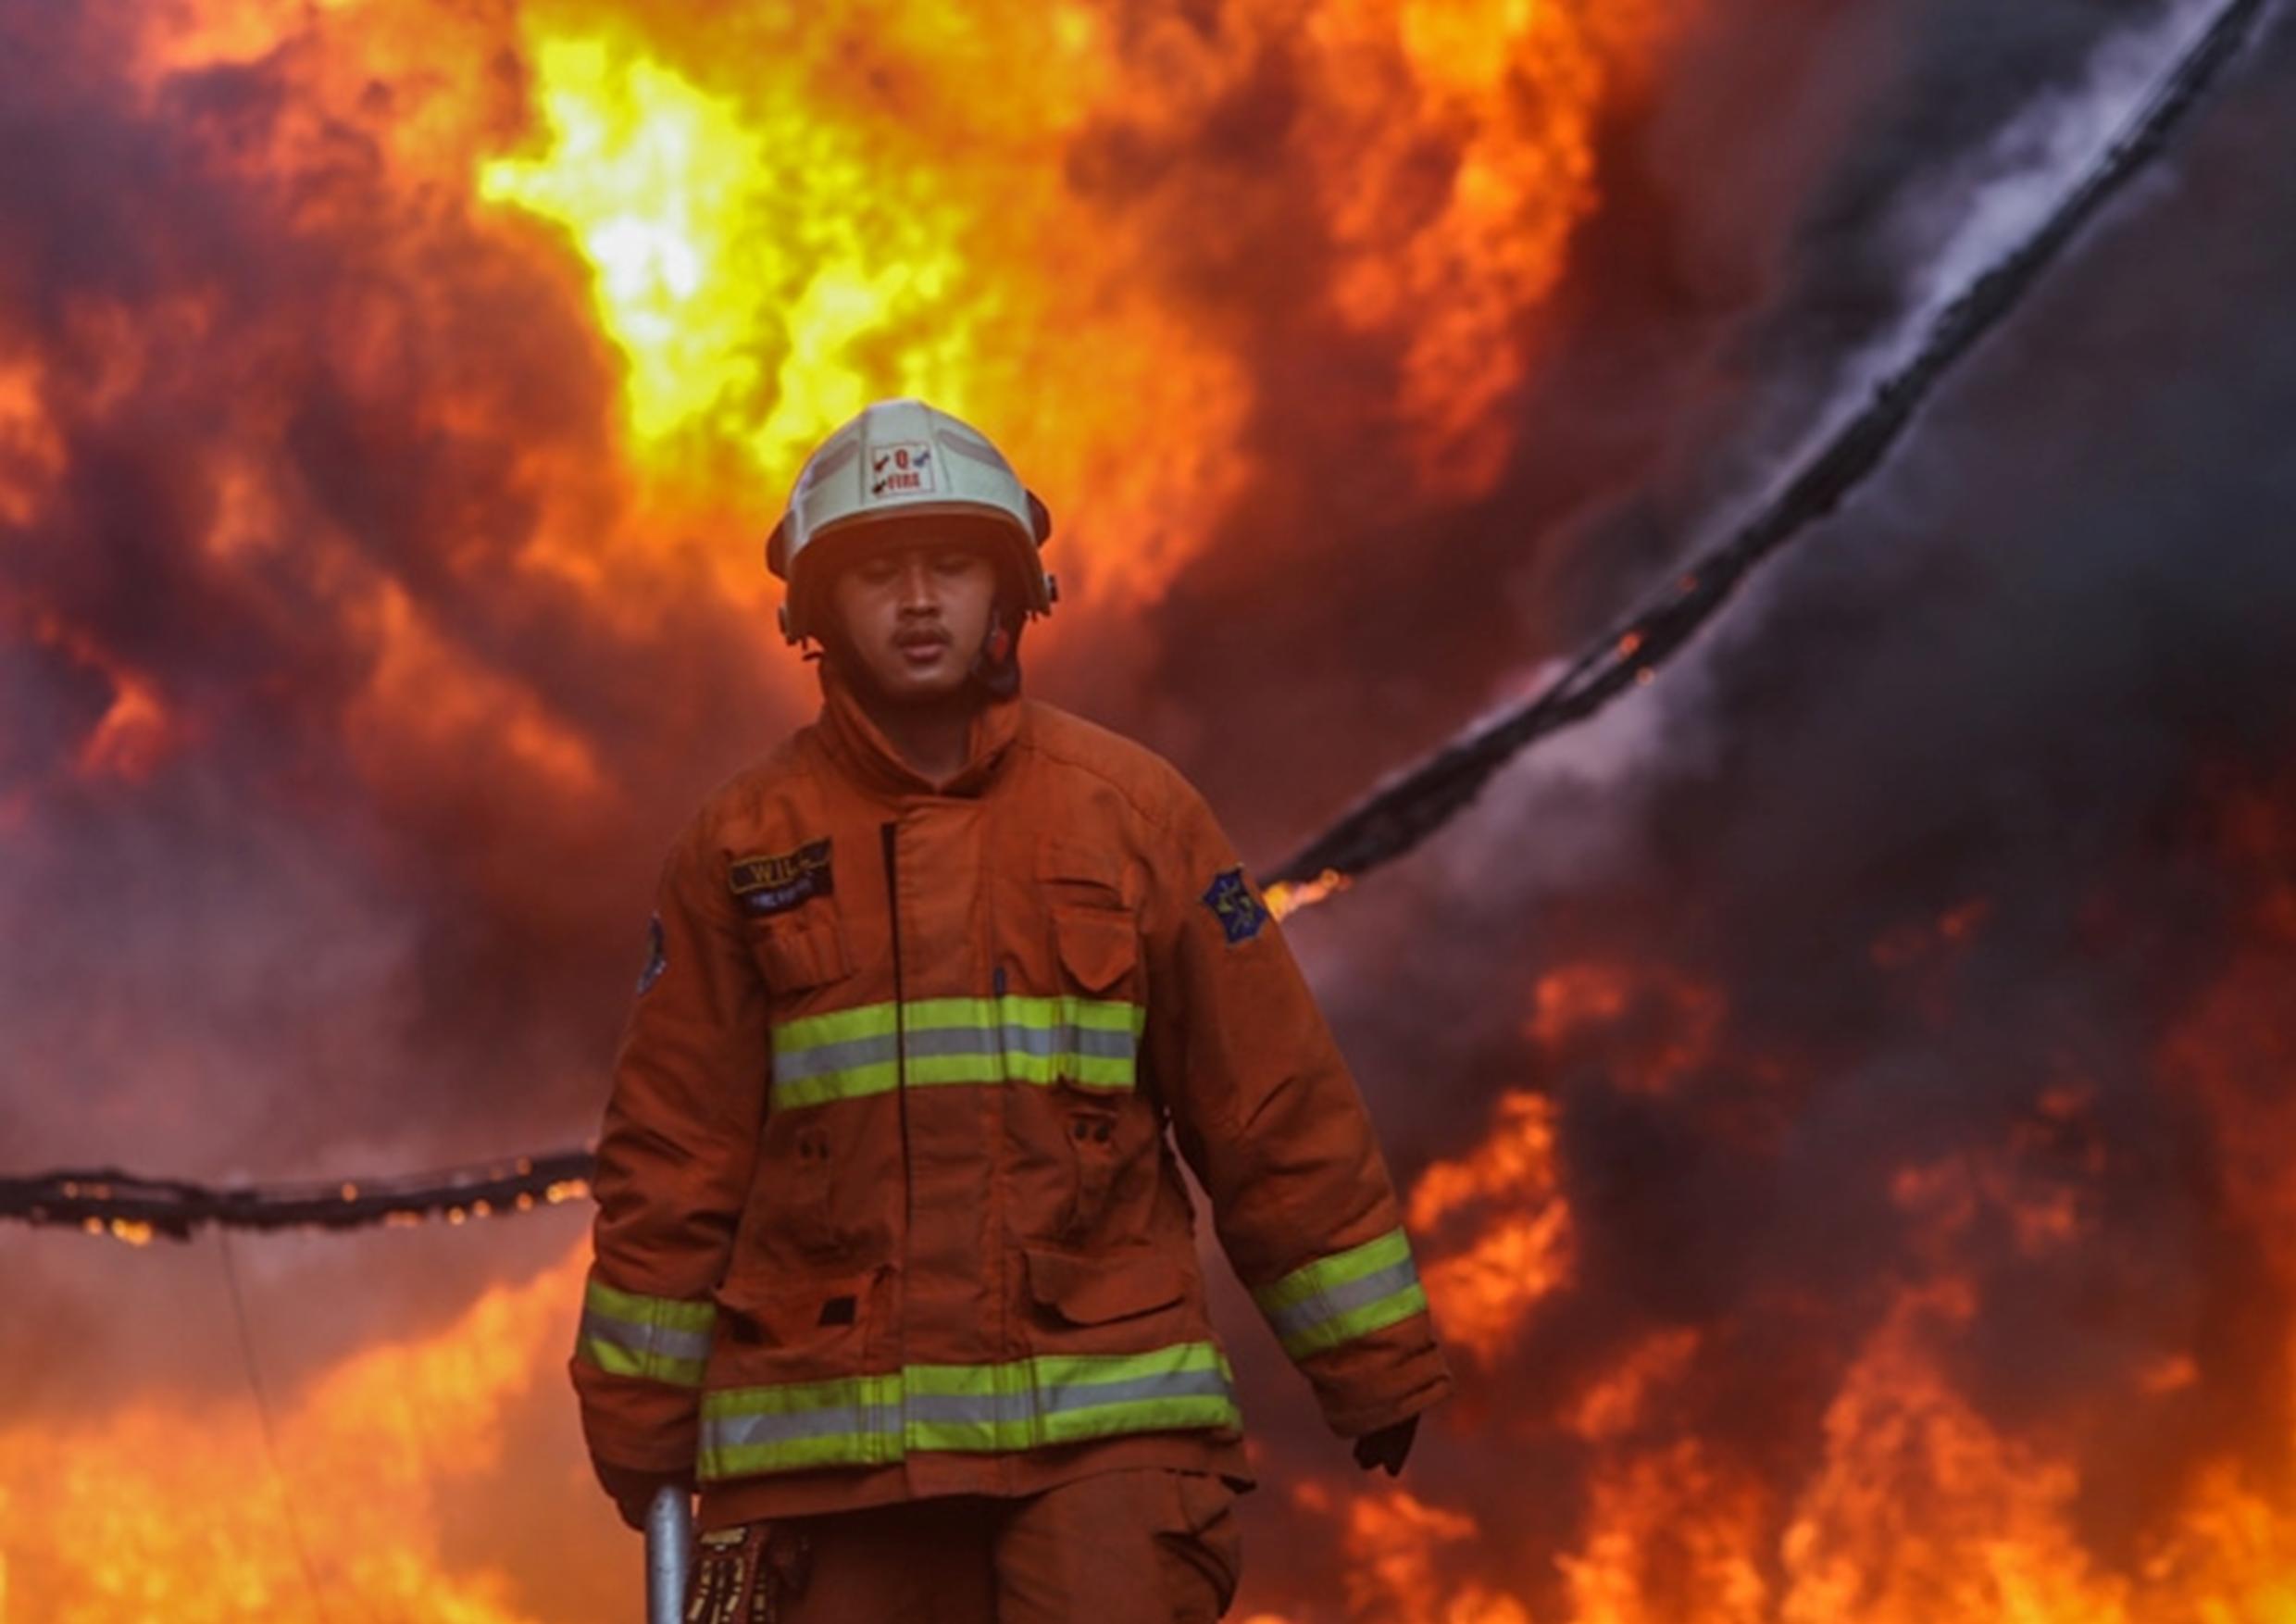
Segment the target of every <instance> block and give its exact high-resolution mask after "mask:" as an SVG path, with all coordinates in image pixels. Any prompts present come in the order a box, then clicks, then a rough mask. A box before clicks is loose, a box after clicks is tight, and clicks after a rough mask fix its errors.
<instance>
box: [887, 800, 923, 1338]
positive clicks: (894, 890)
mask: <svg viewBox="0 0 2296 1624" xmlns="http://www.w3.org/2000/svg"><path fill="white" fill-rule="evenodd" d="M899 828H900V821H899V819H897V818H888V819H887V820H886V821H884V822H883V823H880V824H879V825H878V826H877V834H878V841H879V843H880V845H881V846H882V847H883V849H884V853H885V911H886V913H887V915H888V916H889V918H890V919H891V922H892V1055H893V1070H892V1077H893V1101H894V1111H895V1113H896V1115H897V1117H898V1118H899V1121H900V1124H901V1274H902V1279H903V1280H904V1281H906V1280H907V1278H908V1251H909V1235H910V1232H911V1231H912V1230H914V1228H915V1227H916V1218H917V1213H916V1206H917V1181H916V1179H915V1178H914V1177H912V1176H911V1172H910V1167H911V1163H910V1160H909V1031H908V1018H909V1012H908V1006H907V1004H906V1002H905V992H906V989H905V988H904V987H903V985H902V981H901V863H900V856H899V852H898V849H897V847H896V846H895V844H894V839H893V836H894V833H895V831H897V830H898V829H899ZM905 1340H906V1339H905V1338H904V1341H905ZM902 1356H903V1357H904V1358H906V1357H907V1352H906V1349H905V1348H904V1351H903V1355H902Z"/></svg>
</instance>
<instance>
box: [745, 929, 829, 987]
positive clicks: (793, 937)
mask: <svg viewBox="0 0 2296 1624" xmlns="http://www.w3.org/2000/svg"><path fill="white" fill-rule="evenodd" d="M757 956H758V960H759V962H760V963H761V964H763V965H764V966H765V971H766V985H767V987H769V988H770V989H771V990H772V991H774V992H776V993H788V992H794V991H796V990H797V989H799V988H801V987H817V986H819V985H821V983H823V982H824V981H835V980H837V979H838V978H839V977H840V976H842V975H844V974H845V973H846V971H847V970H848V969H850V968H852V967H851V966H849V965H848V964H847V963H846V961H845V933H844V931H842V930H841V929H839V927H838V923H837V918H836V916H835V915H830V916H828V917H826V918H819V919H815V920H813V921H811V922H809V923H805V924H799V923H796V922H790V923H780V922H776V923H774V924H769V925H767V926H765V927H763V928H762V929H761V930H760V931H758V936H757Z"/></svg>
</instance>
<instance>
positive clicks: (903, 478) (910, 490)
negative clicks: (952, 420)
mask: <svg viewBox="0 0 2296 1624" xmlns="http://www.w3.org/2000/svg"><path fill="white" fill-rule="evenodd" d="M934 461H935V459H934V457H933V448H932V443H931V442H930V441H926V440H889V441H887V442H885V443H883V444H882V445H879V446H877V447H875V448H874V449H872V450H871V451H870V453H869V494H870V495H872V496H917V495H922V494H924V493H928V492H931V491H938V490H939V489H940V488H941V486H940V482H939V471H938V469H937V468H935V466H934Z"/></svg>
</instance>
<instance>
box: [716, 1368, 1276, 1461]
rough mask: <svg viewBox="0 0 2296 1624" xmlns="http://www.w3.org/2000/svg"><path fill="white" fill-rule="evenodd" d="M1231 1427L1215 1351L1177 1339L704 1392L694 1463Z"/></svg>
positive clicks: (1015, 1447) (1233, 1412) (1231, 1381)
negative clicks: (1152, 1345) (1125, 1348)
mask: <svg viewBox="0 0 2296 1624" xmlns="http://www.w3.org/2000/svg"><path fill="white" fill-rule="evenodd" d="M1242 1425H1243V1419H1242V1412H1241V1411H1239V1410H1238V1408H1237V1407H1236V1394H1235V1376H1234V1372H1233V1371H1231V1370H1230V1369H1229V1365H1228V1359H1227V1356H1226V1355H1223V1354H1222V1353H1221V1352H1220V1350H1219V1348H1218V1347H1217V1345H1216V1344H1214V1343H1208V1342H1198V1343H1175V1344H1173V1345H1172V1346H1170V1347H1165V1348H1157V1349H1154V1351H1152V1352H1149V1353H1144V1354H1091V1355H1083V1354H1079V1355H1037V1356H1036V1357H1033V1358H1027V1359H1014V1360H1009V1361H1006V1362H1005V1363H1001V1364H993V1365H907V1366H904V1367H903V1368H901V1369H900V1370H899V1371H898V1372H896V1373H892V1374H887V1375H882V1376H857V1377H849V1378H846V1379H843V1380H835V1381H817V1382H799V1383H790V1384H785V1385H780V1386H774V1387H746V1388H731V1389H728V1390H725V1391H722V1392H718V1393H705V1394H704V1395H703V1397H702V1439H701V1459H700V1468H699V1469H700V1473H701V1475H702V1476H703V1477H704V1478H705V1479H718V1478H730V1477H746V1476H749V1475H752V1474H755V1473H762V1472H777V1471H795V1470H799V1469H802V1468H806V1467H817V1466H877V1465H883V1464H885V1463H887V1462H891V1461H896V1460H900V1459H902V1458H903V1457H904V1456H905V1455H909V1454H911V1453H917V1452H925V1451H941V1452H946V1453H956V1454H975V1455H980V1454H1008V1453H1013V1452H1016V1451H1019V1450H1026V1449H1035V1448H1040V1447H1042V1446H1044V1445H1047V1444H1059V1443H1079V1442H1081V1441H1083V1440H1085V1439H1089V1438H1106V1437H1113V1436H1117V1435H1118V1434H1123V1433H1132V1432H1160V1431H1174V1430H1198V1429H1208V1430H1215V1431H1223V1432H1235V1431H1240V1430H1242Z"/></svg>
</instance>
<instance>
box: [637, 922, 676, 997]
mask: <svg viewBox="0 0 2296 1624" xmlns="http://www.w3.org/2000/svg"><path fill="white" fill-rule="evenodd" d="M668 968H669V954H668V951H667V950H666V949H665V947H664V946H663V943H662V916H661V915H659V914H655V916H654V917H653V918H651V919H648V920H647V921H646V963H645V968H643V969H642V970H640V971H639V972H638V996H639V997H641V998H643V997H644V996H645V995H646V994H647V993H650V992H652V991H653V990H654V983H655V982H656V981H660V980H661V979H662V972H663V971H664V970H666V969H668Z"/></svg>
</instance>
